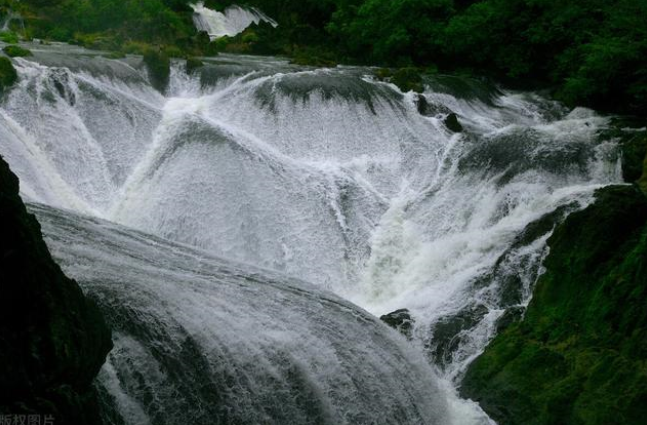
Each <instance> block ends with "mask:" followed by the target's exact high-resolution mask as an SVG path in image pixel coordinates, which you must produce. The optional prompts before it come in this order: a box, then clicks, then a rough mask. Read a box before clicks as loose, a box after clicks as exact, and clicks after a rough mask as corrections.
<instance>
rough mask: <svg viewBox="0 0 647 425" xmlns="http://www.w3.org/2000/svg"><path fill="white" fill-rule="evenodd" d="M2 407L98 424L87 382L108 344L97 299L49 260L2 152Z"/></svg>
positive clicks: (6, 411)
mask: <svg viewBox="0 0 647 425" xmlns="http://www.w3.org/2000/svg"><path fill="white" fill-rule="evenodd" d="M0 234H1V235H2V237H0V300H2V302H3V306H2V309H1V310H0V415H17V414H26V415H28V414H41V415H53V416H54V421H55V423H56V424H57V425H64V424H70V425H78V424H84V425H92V424H99V423H100V419H99V414H98V408H97V400H96V394H95V391H94V389H93V387H92V382H93V380H94V378H95V376H96V375H97V373H98V372H99V369H100V368H101V366H102V364H103V363H104V361H105V357H106V354H107V353H108V352H109V351H110V349H111V347H112V342H111V336H110V330H109V329H108V327H107V326H106V324H105V322H104V319H103V317H102V316H101V314H100V312H99V310H98V308H97V307H96V305H95V304H94V303H93V302H92V301H90V300H89V299H87V298H86V297H85V296H84V295H83V292H82V291H81V289H80V288H79V286H78V285H77V284H76V282H74V281H73V280H71V279H69V278H67V277H66V276H65V275H64V274H63V272H62V271H61V269H60V268H59V266H58V265H57V264H56V263H55V262H54V261H53V259H52V257H51V255H50V253H49V251H48V249H47V246H46V245H45V242H44V241H43V239H42V235H41V232H40V226H39V224H38V222H37V221H36V219H35V217H34V216H33V215H31V214H28V213H27V210H26V208H25V206H24V204H23V203H22V200H21V199H20V197H19V195H18V178H17V177H16V176H15V175H14V174H13V173H11V171H10V170H9V167H8V165H7V164H6V162H4V160H3V159H2V158H1V157H0Z"/></svg>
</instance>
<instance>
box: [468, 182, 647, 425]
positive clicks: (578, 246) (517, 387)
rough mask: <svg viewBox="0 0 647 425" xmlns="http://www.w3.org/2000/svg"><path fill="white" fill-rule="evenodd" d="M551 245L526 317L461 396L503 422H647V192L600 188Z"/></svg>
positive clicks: (497, 343) (477, 367) (471, 374)
mask: <svg viewBox="0 0 647 425" xmlns="http://www.w3.org/2000/svg"><path fill="white" fill-rule="evenodd" d="M548 243H549V245H550V254H549V256H548V257H547V259H546V261H545V263H544V265H545V267H546V269H547V271H546V273H545V274H544V275H543V276H542V277H541V278H540V280H539V282H538V284H537V287H536V289H535V292H534V298H533V300H532V302H531V304H530V306H529V307H528V310H527V313H526V316H525V318H524V320H523V321H522V322H520V323H518V324H515V325H512V326H511V327H510V328H508V329H506V330H505V331H504V332H503V333H501V334H500V335H499V336H497V337H496V338H495V340H494V341H493V342H492V343H491V344H490V346H489V347H488V348H487V349H486V351H485V353H484V354H483V355H482V356H481V357H479V358H478V359H477V360H476V361H475V362H474V363H473V364H472V365H471V367H470V368H469V370H468V373H467V375H466V377H465V379H464V382H463V387H462V393H463V395H465V396H468V397H470V398H473V399H475V400H478V401H479V402H480V403H481V406H482V407H483V408H484V409H485V410H486V411H487V412H488V413H489V414H490V415H491V416H492V417H493V418H494V419H495V420H497V421H498V423H499V424H501V425H512V424H515V425H518V424H520V423H523V424H525V425H544V424H546V425H548V424H564V425H568V424H578V425H579V424H581V425H609V424H622V425H634V424H635V425H638V424H642V423H644V420H645V417H646V415H647V403H646V402H645V401H646V400H647V369H646V368H645V359H646V358H647V309H645V305H647V198H645V196H644V194H643V193H642V192H640V191H639V190H637V189H636V187H631V186H616V187H609V188H605V189H601V190H600V191H598V193H597V200H596V202H595V203H594V204H593V205H591V206H590V207H588V208H586V209H585V210H583V211H581V212H578V213H574V214H572V215H571V216H569V217H568V218H567V220H566V221H565V222H564V223H563V224H562V225H560V226H558V228H557V229H556V231H555V232H554V234H553V236H552V237H551V238H550V240H549V242H548Z"/></svg>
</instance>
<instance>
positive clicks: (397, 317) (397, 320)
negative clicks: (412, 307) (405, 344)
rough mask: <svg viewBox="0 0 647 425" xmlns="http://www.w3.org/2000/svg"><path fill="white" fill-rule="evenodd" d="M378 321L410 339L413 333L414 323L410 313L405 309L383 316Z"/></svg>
mask: <svg viewBox="0 0 647 425" xmlns="http://www.w3.org/2000/svg"><path fill="white" fill-rule="evenodd" d="M380 320H381V321H383V322H384V323H386V324H387V325H389V326H390V327H392V328H393V329H395V330H397V331H398V332H400V333H401V334H402V335H404V336H406V337H407V339H411V337H412V332H413V324H414V323H415V321H414V320H413V318H412V317H411V313H410V312H409V310H407V309H406V308H403V309H400V310H396V311H394V312H393V313H389V314H385V315H384V316H381V317H380Z"/></svg>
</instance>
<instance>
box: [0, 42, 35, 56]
mask: <svg viewBox="0 0 647 425" xmlns="http://www.w3.org/2000/svg"><path fill="white" fill-rule="evenodd" d="M2 51H3V52H5V54H6V55H7V56H10V57H12V58H17V57H25V56H33V55H32V53H31V50H29V49H25V48H23V47H20V46H13V45H12V46H6V47H5V48H4V49H2Z"/></svg>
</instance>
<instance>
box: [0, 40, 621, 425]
mask: <svg viewBox="0 0 647 425" xmlns="http://www.w3.org/2000/svg"><path fill="white" fill-rule="evenodd" d="M34 53H35V56H34V58H33V59H30V60H25V59H18V60H17V61H16V65H17V67H18V70H19V74H20V82H19V84H18V87H16V88H14V89H13V90H12V91H11V92H10V93H8V95H6V97H5V99H4V100H3V101H2V104H1V108H0V142H1V143H0V153H2V154H3V155H4V156H5V157H6V158H7V160H8V161H9V163H10V164H11V165H12V168H13V169H14V171H15V172H16V173H17V174H18V175H19V177H20V178H21V190H22V193H23V196H24V197H25V198H26V199H28V200H29V201H31V202H37V203H42V204H47V205H49V207H44V206H33V208H34V210H35V212H36V213H37V214H38V215H39V218H40V219H41V221H43V222H44V230H45V233H46V235H47V237H48V242H49V243H50V245H51V246H52V250H53V252H54V255H55V256H56V257H57V259H59V261H60V262H61V263H62V264H63V267H64V269H65V271H66V272H67V273H69V274H70V275H71V276H73V277H74V278H75V279H77V280H78V281H79V282H81V284H82V285H83V286H84V288H85V289H86V290H87V291H88V292H89V293H90V294H91V295H92V296H93V297H95V298H97V299H98V301H99V302H100V304H101V305H102V307H103V308H104V311H106V312H109V313H108V314H109V315H110V316H111V317H112V319H111V321H112V325H113V327H114V329H116V349H115V350H114V351H113V353H112V354H111V356H110V361H109V363H108V365H107V366H106V367H105V368H104V371H103V372H102V376H101V383H102V385H101V388H102V392H103V394H104V400H105V402H106V404H107V405H109V406H111V407H110V408H108V407H106V408H105V411H106V412H112V413H110V417H111V420H112V421H113V422H114V423H122V422H120V421H125V422H126V423H147V422H150V423H187V421H188V422H191V423H205V421H206V422H208V420H207V419H206V418H219V419H218V420H219V421H221V422H226V421H230V422H231V421H233V422H236V421H238V422H242V423H250V422H251V423H266V422H272V421H274V422H275V423H289V420H287V419H285V418H293V422H294V423H372V422H375V423H438V424H449V423H457V424H459V423H460V424H466V423H487V421H488V420H487V418H484V417H483V415H482V414H480V412H479V410H478V408H476V407H475V406H474V405H473V404H470V403H468V402H463V401H460V400H457V399H456V398H455V396H454V395H453V394H452V392H453V390H452V387H451V385H450V384H449V382H452V381H453V383H454V384H457V383H458V382H459V381H460V377H461V374H462V372H463V371H464V369H465V367H466V365H467V364H468V363H469V362H470V361H471V360H472V359H473V358H474V357H475V356H476V355H478V354H479V353H480V352H481V350H482V349H483V348H484V347H485V345H486V344H487V342H488V340H489V339H490V338H491V337H492V336H493V335H494V334H495V332H496V330H497V327H499V326H502V325H503V324H504V323H505V322H506V321H508V320H510V318H511V317H513V316H514V315H515V314H519V312H520V311H521V310H522V307H523V306H524V305H526V303H527V302H528V300H529V297H530V293H531V289H532V284H533V283H534V280H535V279H536V277H537V275H538V274H539V273H540V272H541V267H540V266H541V259H542V258H543V256H544V255H545V250H546V244H545V241H546V239H547V237H548V235H549V234H550V232H551V230H552V228H553V226H554V224H555V223H556V222H558V221H559V220H561V219H562V218H563V217H564V216H565V215H566V214H567V213H568V212H570V211H573V210H575V209H577V208H581V207H582V206H584V205H586V204H587V203H588V202H590V200H591V198H592V193H593V191H594V189H595V188H597V187H600V186H601V185H606V184H609V183H615V182H619V181H620V180H621V178H620V173H619V166H618V156H617V152H616V147H615V144H614V143H613V141H605V140H603V138H601V137H599V132H600V130H601V129H603V128H605V127H606V126H607V125H608V124H609V123H608V119H606V118H604V117H600V116H598V115H596V114H595V113H593V112H592V111H588V110H584V109H576V110H574V111H570V112H569V111H567V110H565V109H564V108H563V107H562V106H560V105H559V104H556V103H554V102H550V101H547V100H545V99H543V98H541V97H540V96H537V95H534V94H520V93H510V92H502V91H499V90H497V89H495V88H492V87H489V86H488V85H486V84H482V83H479V82H475V81H472V80H465V79H459V78H451V77H436V78H433V79H429V80H428V81H426V84H427V90H426V92H425V93H424V95H425V97H426V99H427V105H426V108H425V109H426V115H422V114H421V113H420V112H419V110H418V109H419V106H420V105H419V104H417V102H419V99H417V97H416V96H415V95H414V94H412V93H409V94H402V93H401V92H399V91H398V90H397V88H395V87H394V86H391V85H389V84H386V83H382V82H378V81H374V80H373V79H372V78H371V77H369V76H368V75H370V74H371V72H370V70H368V69H365V68H351V67H340V68H338V69H334V70H312V69H303V68H298V67H293V66H290V65H288V64H287V63H286V62H284V61H281V60H276V59H271V58H250V57H236V56H226V55H223V56H222V57H219V58H217V59H213V60H212V62H211V63H209V64H207V66H205V67H204V68H202V69H201V70H200V71H199V72H198V73H197V74H194V75H193V76H187V75H186V74H185V73H184V71H183V69H182V68H181V67H180V66H179V65H178V66H176V67H174V69H173V72H172V78H171V86H170V87H169V90H168V95H167V96H166V97H163V96H162V95H160V94H159V93H157V92H156V91H154V90H153V89H152V88H151V87H150V84H149V83H148V82H147V78H146V73H145V71H144V70H143V68H142V67H141V59H140V58H137V57H128V58H126V59H123V60H108V59H104V58H101V57H98V56H97V57H91V56H90V55H89V54H87V52H83V51H82V50H80V49H73V48H69V47H58V46H53V47H45V48H41V49H34ZM450 110H451V111H453V112H455V113H457V114H458V115H459V117H460V120H461V123H462V125H463V126H464V132H462V133H460V134H454V133H451V132H450V131H448V130H447V129H446V128H445V126H444V124H443V118H444V116H445V115H446V114H447V113H448V112H449V111H450ZM51 207H55V208H56V209H52V208H51ZM61 209H62V210H72V211H76V212H77V213H81V214H85V215H89V216H94V217H97V218H96V219H88V218H83V217H81V216H76V215H72V214H71V213H69V212H64V211H61ZM102 220H108V221H109V222H113V223H117V224H110V223H109V222H104V221H102ZM119 225H122V226H126V227H127V228H130V229H137V231H139V232H145V233H139V232H137V231H134V230H128V229H127V228H123V227H120V226H119ZM148 235H156V236H157V237H160V238H164V239H158V238H157V237H154V236H148ZM170 241H173V242H170ZM190 246H191V247H190ZM218 258H227V259H228V260H227V261H225V260H219V259H218ZM96 264H101V266H100V267H96V266H95V265H96ZM248 264H249V266H248ZM269 270H273V271H269ZM282 276H287V277H282ZM289 276H292V277H294V278H298V279H299V281H297V280H294V279H293V278H289ZM301 280H305V281H308V282H310V283H312V284H314V285H315V286H316V287H317V288H318V289H315V288H314V287H311V286H309V285H308V284H305V283H301ZM323 290H330V291H332V292H334V293H336V294H337V296H341V298H345V299H347V300H350V301H352V302H354V303H355V304H358V305H360V306H361V307H363V308H365V309H367V310H368V311H369V312H371V313H373V314H377V315H379V314H384V313H388V312H390V311H393V310H395V309H398V308H407V309H409V310H410V311H411V313H412V315H413V317H414V319H415V321H416V326H415V329H414V338H413V341H412V342H411V343H405V342H404V341H403V340H402V339H401V338H399V337H397V336H396V335H394V334H393V333H392V332H391V331H389V330H388V329H386V328H385V327H384V326H382V325H380V324H378V323H376V321H375V320H374V319H373V318H372V317H371V316H370V315H368V314H367V313H365V312H364V311H363V310H361V309H358V308H356V307H353V306H352V305H351V304H350V303H348V302H345V301H342V300H341V299H340V298H337V296H333V295H331V294H328V293H326V292H323ZM421 352H422V353H424V354H425V355H426V356H427V357H428V359H427V360H428V361H430V362H431V363H432V364H434V365H435V366H436V372H434V371H432V370H431V368H430V367H427V366H424V365H423V364H421V363H422V362H421V360H420V357H419V356H420V353H421ZM435 374H440V378H435V377H434V375H435ZM439 388H440V390H439ZM439 391H440V392H439ZM441 394H442V395H441ZM445 398H447V400H448V401H447V402H443V401H442V400H444V399H445ZM223 406H224V407H223ZM223 409H224V410H223ZM188 411H190V412H191V414H190V415H191V416H190V418H191V420H188V419H186V417H185V418H182V417H181V416H182V414H183V413H182V412H188ZM119 417H121V418H123V419H114V418H119ZM213 420H214V421H216V422H217V420H215V419H213Z"/></svg>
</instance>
